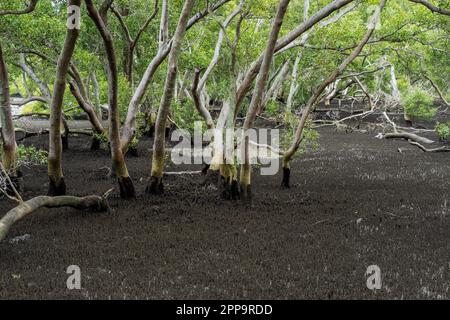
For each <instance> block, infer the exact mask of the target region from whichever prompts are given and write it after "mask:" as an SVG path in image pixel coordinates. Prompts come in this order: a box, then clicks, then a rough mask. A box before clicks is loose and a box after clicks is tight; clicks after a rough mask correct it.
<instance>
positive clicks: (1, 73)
mask: <svg viewBox="0 0 450 320" xmlns="http://www.w3.org/2000/svg"><path fill="white" fill-rule="evenodd" d="M0 119H1V138H2V147H3V151H2V159H1V161H2V163H3V165H4V167H5V169H6V171H7V174H8V175H9V176H10V178H11V180H12V181H13V183H14V184H15V185H16V187H18V188H20V186H19V181H18V172H17V170H18V168H17V164H16V162H17V161H16V160H17V145H16V134H15V130H14V124H13V120H12V114H11V102H10V93H9V79H8V69H7V67H6V64H5V60H4V58H3V50H2V46H1V43H0Z"/></svg>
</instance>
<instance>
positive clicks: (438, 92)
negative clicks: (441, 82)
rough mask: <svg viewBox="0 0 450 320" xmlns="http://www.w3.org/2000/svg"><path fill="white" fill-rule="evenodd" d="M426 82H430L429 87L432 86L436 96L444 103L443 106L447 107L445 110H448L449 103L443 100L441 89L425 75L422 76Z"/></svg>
mask: <svg viewBox="0 0 450 320" xmlns="http://www.w3.org/2000/svg"><path fill="white" fill-rule="evenodd" d="M424 77H425V78H426V79H427V80H428V81H430V83H431V85H432V86H433V88H434V90H436V92H437V94H438V95H439V97H440V98H441V100H442V101H443V102H444V104H445V105H446V106H447V108H450V103H449V102H448V101H447V99H445V96H444V93H443V92H442V91H441V89H440V88H439V87H438V85H437V84H436V83H435V82H434V81H433V80H432V79H431V78H430V77H429V76H427V75H425V76H424Z"/></svg>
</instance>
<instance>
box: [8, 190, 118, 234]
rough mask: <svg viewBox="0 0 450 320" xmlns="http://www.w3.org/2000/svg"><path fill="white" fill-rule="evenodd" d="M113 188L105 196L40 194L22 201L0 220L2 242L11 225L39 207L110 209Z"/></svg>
mask: <svg viewBox="0 0 450 320" xmlns="http://www.w3.org/2000/svg"><path fill="white" fill-rule="evenodd" d="M111 191H112V190H110V191H108V192H107V193H105V194H104V195H103V196H101V197H100V196H86V197H74V196H58V197H49V196H38V197H35V198H32V199H30V200H28V201H25V202H21V203H20V204H19V205H18V206H17V207H15V208H13V209H11V210H9V211H8V213H6V215H5V216H4V217H3V218H2V219H1V220H0V242H1V241H2V240H3V239H5V237H6V235H7V234H8V231H9V230H10V228H11V226H12V225H13V224H14V223H16V222H17V221H19V220H21V219H23V218H24V217H26V216H27V215H29V214H31V213H33V212H34V211H36V210H37V209H39V208H43V207H45V208H60V207H71V208H75V209H78V210H84V209H91V210H94V211H97V212H103V211H108V210H109V205H108V201H107V197H108V195H109V194H110V193H111Z"/></svg>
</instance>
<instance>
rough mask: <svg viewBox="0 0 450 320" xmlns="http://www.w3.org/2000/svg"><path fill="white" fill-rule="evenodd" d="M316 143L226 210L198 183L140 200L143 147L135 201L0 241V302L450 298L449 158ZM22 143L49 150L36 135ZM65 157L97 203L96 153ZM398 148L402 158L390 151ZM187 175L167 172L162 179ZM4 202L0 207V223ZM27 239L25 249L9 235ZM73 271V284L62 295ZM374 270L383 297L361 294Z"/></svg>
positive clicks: (76, 182) (42, 213) (75, 151)
mask: <svg viewBox="0 0 450 320" xmlns="http://www.w3.org/2000/svg"><path fill="white" fill-rule="evenodd" d="M320 131H321V138H320V148H319V149H318V150H316V151H310V152H308V153H307V154H305V155H303V156H301V157H299V158H297V160H296V161H295V162H294V163H293V165H292V182H293V186H292V188H291V189H290V190H281V189H280V187H279V185H280V180H281V176H280V175H277V176H259V175H257V174H255V175H254V177H255V179H254V189H253V190H254V198H255V199H254V202H253V205H252V206H244V205H242V204H240V203H239V202H227V201H224V200H222V199H220V197H219V196H218V194H217V192H216V191H213V190H210V189H206V190H205V189H204V188H203V187H202V186H201V182H202V177H201V176H198V175H197V176H185V175H183V176H172V177H168V178H167V179H166V180H165V183H166V185H165V186H166V193H165V195H164V196H161V197H151V198H145V197H143V196H142V194H143V191H144V189H145V185H146V179H147V178H148V176H149V168H150V164H149V160H148V159H149V151H148V149H149V148H150V146H151V142H150V141H149V140H145V141H143V142H142V143H141V144H140V145H139V153H140V157H129V158H128V159H127V162H128V166H129V169H130V173H131V175H132V177H133V178H134V180H135V184H136V188H137V191H138V193H139V198H138V199H137V200H136V201H121V200H120V199H118V198H116V197H113V198H111V201H110V202H111V206H112V212H110V213H90V212H80V211H76V210H73V209H51V210H50V209H41V210H39V211H38V212H35V213H34V214H33V215H31V216H29V217H27V218H25V219H24V220H22V221H20V222H19V223H17V224H16V225H15V226H14V227H13V228H12V230H11V231H10V234H9V235H8V237H7V239H6V240H5V241H4V242H3V243H1V244H0V270H1V272H0V298H2V299H12V298H21V299H22V298H24V299H34V298H39V299H41V298H44V299H61V298H75V299H109V298H112V299H136V298H138V299H154V298H159V299H167V298H179V299H185V298H186V299H187V298H189V299H216V298H227V299H234V298H243V299H247V298H252V299H285V298H294V299H300V298H301V299H303V298H307V299H310V298H318V299H337V298H339V299H347V298H351V299H353V298H366V299H367V298H369V299H372V298H375V299H378V298H389V299H406V298H412V299H417V298H420V299H422V298H425V299H436V298H443V299H449V298H450V292H449V288H450V158H449V154H448V153H436V154H431V153H424V152H422V151H420V150H418V149H417V148H415V147H414V146H411V145H409V144H408V143H406V142H404V141H387V140H379V139H376V138H374V136H375V134H374V133H367V134H362V133H351V134H346V133H345V132H336V130H334V129H331V128H324V129H321V130H320ZM26 143H27V144H34V145H37V146H40V147H42V148H46V143H47V136H43V137H41V138H38V137H33V138H30V139H28V140H27V142H26ZM70 148H71V149H70V150H69V151H67V152H65V153H64V172H65V177H66V182H67V186H68V192H69V193H70V194H75V195H80V196H82V195H88V194H93V193H95V194H101V193H103V192H104V191H106V190H107V189H109V188H110V187H111V185H112V184H113V182H112V181H111V180H109V179H108V178H106V177H105V170H99V168H101V167H103V166H108V165H109V155H108V153H107V152H106V151H97V152H90V151H88V149H89V140H88V139H87V138H86V137H78V138H71V141H70ZM399 148H401V151H402V152H398V149H399ZM186 169H197V167H187V166H182V167H177V168H170V169H168V170H171V171H173V170H186ZM24 180H25V182H26V189H25V198H30V197H32V196H35V195H39V194H44V193H46V191H47V177H46V168H45V167H44V166H41V167H33V168H30V169H25V170H24ZM11 207H12V204H11V203H10V202H7V201H6V200H5V199H1V200H0V214H2V215H3V214H4V213H5V212H7V210H8V209H10V208H11ZM23 235H30V236H26V237H25V238H26V239H24V240H20V238H16V237H18V236H23ZM69 265H78V266H80V268H81V273H82V289H81V290H73V291H69V290H68V289H67V287H66V279H67V277H68V275H67V274H66V269H67V267H68V266H69ZM370 265H378V266H379V267H380V269H381V275H382V289H381V290H377V291H375V292H372V291H370V290H368V289H367V287H366V278H367V277H366V276H365V272H366V269H367V267H368V266H370Z"/></svg>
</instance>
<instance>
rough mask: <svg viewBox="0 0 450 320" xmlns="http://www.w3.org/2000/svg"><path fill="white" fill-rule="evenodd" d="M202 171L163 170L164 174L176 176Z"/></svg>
mask: <svg viewBox="0 0 450 320" xmlns="http://www.w3.org/2000/svg"><path fill="white" fill-rule="evenodd" d="M200 173H202V171H174V172H164V175H165V176H176V175H183V174H200Z"/></svg>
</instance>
